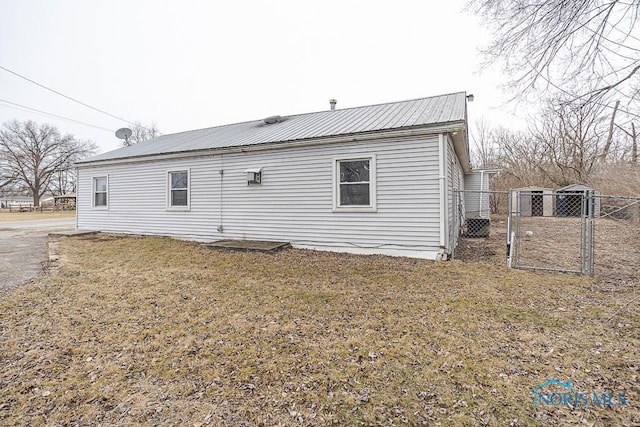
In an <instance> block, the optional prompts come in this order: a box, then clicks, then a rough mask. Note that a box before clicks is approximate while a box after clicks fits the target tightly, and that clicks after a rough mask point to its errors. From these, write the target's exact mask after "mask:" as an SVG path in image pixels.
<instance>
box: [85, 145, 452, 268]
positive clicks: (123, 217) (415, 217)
mask: <svg viewBox="0 0 640 427" xmlns="http://www.w3.org/2000/svg"><path fill="white" fill-rule="evenodd" d="M364 158H373V159H375V197H374V199H373V200H374V201H375V204H376V212H361V213H357V212H355V213H351V212H349V213H344V214H343V213H337V212H335V211H334V205H335V200H334V198H335V176H336V175H335V164H336V159H364ZM252 165H260V167H261V168H262V185H259V186H255V185H247V174H246V172H245V171H246V170H247V167H251V166H252ZM183 169H189V170H190V210H189V211H172V210H168V209H166V202H165V200H166V191H167V186H166V174H167V170H172V171H174V170H183ZM221 170H222V171H223V173H222V174H221V173H220V171H221ZM100 173H103V174H106V173H108V174H109V192H110V194H109V210H108V211H104V212H100V211H91V210H88V209H87V205H86V199H85V198H84V197H79V199H78V216H77V218H78V228H79V229H86V230H102V231H112V232H127V233H140V234H158V235H168V236H175V237H181V238H188V239H196V240H219V239H253V240H272V241H288V242H291V243H292V245H294V246H300V247H313V248H317V249H324V248H326V249H332V250H341V251H347V252H360V253H386V254H397V255H409V256H418V257H425V258H435V254H437V251H438V250H439V238H440V236H439V217H440V208H439V182H438V136H437V135H433V136H431V137H423V138H420V139H409V138H405V139H386V140H384V139H381V140H377V141H373V142H366V143H362V142H360V143H359V142H353V143H341V144H327V145H320V146H314V147H304V146H302V147H296V148H288V149H274V150H265V151H256V152H247V153H228V154H221V155H220V154H216V155H208V156H199V157H193V158H189V159H179V160H178V159H176V160H162V161H154V162H137V163H128V164H118V165H111V166H94V167H83V168H80V169H79V171H78V191H79V193H80V194H81V195H82V194H86V193H88V192H89V191H91V181H90V178H88V177H90V176H96V174H100ZM131 182H135V183H136V185H134V186H132V185H131ZM218 230H222V231H218Z"/></svg>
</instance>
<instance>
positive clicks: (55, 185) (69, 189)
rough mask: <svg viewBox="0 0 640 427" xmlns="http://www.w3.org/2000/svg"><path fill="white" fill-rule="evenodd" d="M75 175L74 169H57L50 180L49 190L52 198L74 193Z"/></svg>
mask: <svg viewBox="0 0 640 427" xmlns="http://www.w3.org/2000/svg"><path fill="white" fill-rule="evenodd" d="M76 178H77V173H76V170H75V168H73V167H70V168H67V169H59V170H57V171H55V173H54V174H53V177H52V178H51V184H50V185H49V189H50V190H51V193H52V194H53V195H54V196H61V195H63V194H67V193H73V192H75V191H76Z"/></svg>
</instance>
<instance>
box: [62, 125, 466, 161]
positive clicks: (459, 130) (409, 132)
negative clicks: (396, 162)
mask: <svg viewBox="0 0 640 427" xmlns="http://www.w3.org/2000/svg"><path fill="white" fill-rule="evenodd" d="M438 133H450V134H452V135H453V134H454V133H456V136H457V135H464V136H462V138H463V139H462V140H461V141H460V142H458V144H463V145H464V144H465V141H466V140H467V139H466V123H465V121H464V120H457V121H452V122H446V123H435V124H429V125H420V126H410V127H406V128H397V129H385V130H377V131H370V132H363V133H352V134H344V135H334V136H325V137H321V138H306V139H298V140H292V141H276V142H267V143H262V144H254V145H240V146H228V147H216V148H204V149H199V150H187V151H173V152H165V153H157V154H143V155H138V156H127V157H118V158H112V159H99V160H84V161H79V162H76V163H74V167H76V168H82V167H91V166H102V165H110V164H119V163H136V162H144V161H156V160H166V159H174V158H185V157H199V156H203V155H213V154H226V153H237V152H251V151H266V150H277V149H284V148H292V147H298V146H304V147H309V146H313V145H325V144H339V143H345V142H356V141H361V142H364V141H372V140H376V139H383V138H400V137H407V136H420V135H433V134H438ZM455 143H456V139H455V137H454V144H455ZM466 147H468V144H467V145H466ZM460 149H464V151H466V153H467V159H466V160H467V163H468V149H466V148H464V147H463V146H460ZM456 150H458V147H456ZM465 171H467V170H466V169H465Z"/></svg>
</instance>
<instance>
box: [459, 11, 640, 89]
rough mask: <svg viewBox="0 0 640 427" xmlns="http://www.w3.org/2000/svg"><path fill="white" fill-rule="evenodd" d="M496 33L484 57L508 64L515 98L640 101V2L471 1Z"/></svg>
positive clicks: (508, 72)
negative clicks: (549, 94) (538, 94)
mask: <svg viewBox="0 0 640 427" xmlns="http://www.w3.org/2000/svg"><path fill="white" fill-rule="evenodd" d="M467 8H468V9H470V10H472V11H474V12H475V13H476V14H477V15H479V16H481V17H482V18H483V20H484V22H486V23H487V25H488V26H490V27H491V28H492V29H493V31H494V36H495V38H494V41H493V42H492V43H491V44H490V45H489V46H488V47H487V49H486V50H485V53H486V55H487V58H488V62H489V63H502V64H503V65H504V67H505V71H506V72H507V75H509V76H512V78H511V80H510V82H509V83H510V86H511V89H512V90H513V89H515V94H516V97H519V96H525V95H527V94H529V93H530V92H532V91H535V90H537V89H543V90H544V91H548V90H550V89H553V90H558V91H559V92H563V93H565V94H566V93H571V94H574V95H575V97H576V98H579V99H581V100H582V101H583V102H585V101H589V100H595V99H600V98H601V97H603V96H604V95H605V94H607V93H613V92H614V91H615V92H616V96H617V97H622V98H624V99H634V98H637V97H638V87H637V82H638V75H639V74H640V26H638V25H636V24H637V21H638V18H639V17H640V1H639V0H629V1H627V2H622V1H618V0H568V1H558V0H528V1H522V0H470V1H469V3H468V4H467Z"/></svg>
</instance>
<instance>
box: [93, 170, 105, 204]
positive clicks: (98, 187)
mask: <svg viewBox="0 0 640 427" xmlns="http://www.w3.org/2000/svg"><path fill="white" fill-rule="evenodd" d="M107 187H108V184H107V177H106V176H99V177H95V178H93V207H107Z"/></svg>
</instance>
